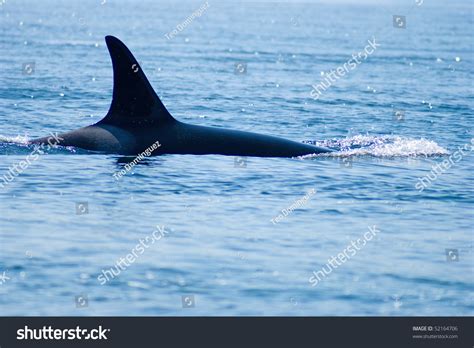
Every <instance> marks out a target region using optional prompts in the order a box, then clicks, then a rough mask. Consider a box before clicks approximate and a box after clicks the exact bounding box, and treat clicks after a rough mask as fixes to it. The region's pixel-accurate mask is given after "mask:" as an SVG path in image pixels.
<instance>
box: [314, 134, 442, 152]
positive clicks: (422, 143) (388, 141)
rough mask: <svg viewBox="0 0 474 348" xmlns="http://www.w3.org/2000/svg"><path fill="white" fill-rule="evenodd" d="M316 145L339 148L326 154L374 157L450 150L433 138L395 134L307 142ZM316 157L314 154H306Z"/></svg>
mask: <svg viewBox="0 0 474 348" xmlns="http://www.w3.org/2000/svg"><path fill="white" fill-rule="evenodd" d="M307 143H311V144H314V145H316V146H323V147H328V148H330V149H334V150H337V152H333V153H330V154H325V156H330V157H348V156H374V157H408V156H410V157H416V156H424V157H429V156H444V155H448V154H449V151H448V150H446V149H445V148H443V147H442V146H440V145H438V144H437V143H436V142H435V141H433V140H428V139H424V138H420V139H413V138H407V137H401V136H394V135H383V136H376V135H355V136H352V137H348V138H344V139H336V138H333V139H329V140H321V141H311V142H307ZM305 157H314V155H310V156H305Z"/></svg>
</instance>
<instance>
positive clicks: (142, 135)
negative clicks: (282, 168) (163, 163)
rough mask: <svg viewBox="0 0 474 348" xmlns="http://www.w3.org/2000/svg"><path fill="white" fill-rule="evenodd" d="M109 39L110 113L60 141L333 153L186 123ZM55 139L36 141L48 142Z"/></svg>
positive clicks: (265, 153) (130, 147) (90, 146)
mask: <svg viewBox="0 0 474 348" xmlns="http://www.w3.org/2000/svg"><path fill="white" fill-rule="evenodd" d="M105 41H106V43H107V47H108V49H109V52H110V56H111V58H112V65H113V71H114V87H113V97H112V104H111V106H110V109H109V112H108V113H107V115H106V116H105V117H104V118H103V119H102V120H101V121H99V122H97V123H96V124H94V125H91V126H87V127H84V128H80V129H77V130H73V131H71V132H67V133H63V134H60V135H59V136H58V137H57V142H56V145H61V146H74V147H78V148H82V149H85V150H91V151H99V152H104V153H115V154H120V155H138V154H140V153H142V152H145V151H147V150H148V151H149V149H150V147H152V146H153V145H154V144H157V143H159V144H160V146H158V147H156V145H155V146H153V148H154V150H153V152H152V153H151V155H162V154H191V155H207V154H217V155H229V156H254V157H297V156H303V155H309V154H318V153H325V152H331V151H332V150H330V149H328V148H324V147H318V146H313V145H309V144H303V143H298V142H295V141H291V140H286V139H282V138H278V137H274V136H268V135H262V134H256V133H251V132H243V131H237V130H229V129H222V128H215V127H204V126H196V125H191V124H186V123H183V122H180V121H178V120H176V119H175V118H173V116H171V114H170V113H169V112H168V110H166V108H165V106H164V105H163V103H162V102H161V101H160V99H159V98H158V96H157V95H156V93H155V91H154V90H153V87H152V86H151V85H150V83H149V82H148V79H147V78H146V76H145V74H144V72H143V71H142V70H141V68H140V66H139V64H138V62H137V60H136V59H135V57H134V56H133V55H132V53H131V52H130V51H129V49H128V48H127V47H126V46H125V45H124V44H123V43H122V42H121V41H120V40H119V39H117V38H116V37H113V36H106V38H105ZM50 141H51V139H50V137H44V138H38V139H33V140H32V141H31V143H32V144H46V143H48V142H50Z"/></svg>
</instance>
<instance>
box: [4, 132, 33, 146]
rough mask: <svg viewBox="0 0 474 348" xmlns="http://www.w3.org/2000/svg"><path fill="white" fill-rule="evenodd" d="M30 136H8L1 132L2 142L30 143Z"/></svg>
mask: <svg viewBox="0 0 474 348" xmlns="http://www.w3.org/2000/svg"><path fill="white" fill-rule="evenodd" d="M28 141H29V137H27V136H21V135H17V136H15V137H6V136H3V135H1V134H0V143H13V144H22V145H26V144H28Z"/></svg>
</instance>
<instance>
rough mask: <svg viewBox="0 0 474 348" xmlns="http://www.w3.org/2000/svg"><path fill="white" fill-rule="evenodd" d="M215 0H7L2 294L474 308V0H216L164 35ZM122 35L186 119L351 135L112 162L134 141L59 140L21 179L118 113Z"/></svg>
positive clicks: (89, 305)
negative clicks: (302, 146)
mask: <svg viewBox="0 0 474 348" xmlns="http://www.w3.org/2000/svg"><path fill="white" fill-rule="evenodd" d="M203 4H205V3H204V2H186V1H185V2H181V1H180V2H162V3H158V2H155V1H139V2H136V1H118V0H117V1H113V0H107V1H105V0H97V1H92V0H91V1H68V2H61V1H52V0H46V1H32V0H25V1H16V0H15V1H13V0H3V1H0V30H1V35H0V184H3V186H0V214H1V215H0V314H1V315H289V316H299V315H375V316H378V315H390V316H392V315H393V316H399V315H473V314H474V306H473V279H474V278H473V275H474V274H473V249H472V242H473V220H474V219H473V218H474V216H473V202H474V199H473V174H472V173H473V172H474V165H473V163H472V160H473V155H472V147H471V145H472V143H471V139H472V138H473V131H472V125H473V118H474V117H473V108H474V99H473V83H472V80H473V59H474V56H473V40H472V32H473V3H472V2H469V1H460V2H459V1H458V2H449V4H448V3H445V2H441V1H424V2H423V1H418V2H415V1H397V2H371V3H370V2H369V3H363V2H357V3H355V2H327V3H316V2H314V3H312V2H309V3H294V2H291V3H287V2H278V3H271V2H214V1H209V3H208V4H209V6H208V8H207V9H205V10H204V11H203V12H202V15H201V16H200V17H196V18H194V19H193V20H192V21H191V22H190V23H188V25H185V27H184V28H182V27H180V28H181V29H182V30H181V31H179V32H178V33H177V35H175V36H173V37H170V39H168V38H167V37H166V36H165V34H167V33H170V32H171V31H172V30H173V29H175V28H176V26H177V25H179V24H180V23H182V22H183V21H184V20H185V19H186V18H187V17H188V16H190V15H191V14H192V13H193V12H194V11H196V10H197V9H199V8H200V7H201V6H203ZM394 15H395V16H405V17H396V18H398V19H396V18H395V19H394V18H393V16H394ZM397 25H398V26H399V27H396V26H397ZM400 26H401V27H400ZM109 34H111V35H115V36H117V37H119V38H120V39H121V40H123V41H124V42H125V43H126V44H127V45H128V46H129V48H130V49H131V50H132V52H133V53H134V54H135V56H136V57H137V59H138V61H139V62H140V63H141V66H142V68H143V69H144V71H145V73H146V74H147V76H148V78H149V80H150V82H151V84H152V85H153V86H154V88H155V90H156V91H157V93H158V94H159V96H160V98H162V100H163V102H164V103H165V104H166V106H167V107H168V109H169V110H170V112H171V113H172V114H173V115H174V116H175V117H176V118H177V119H179V120H181V121H184V122H189V123H194V124H199V125H209V126H217V127H226V128H233V129H241V130H250V131H255V132H259V133H264V134H271V135H278V136H281V137H284V138H288V139H293V140H296V141H305V142H310V143H316V144H319V145H325V146H330V147H331V148H334V149H336V150H337V152H336V153H334V154H331V155H330V156H307V157H305V158H296V159H268V158H234V157H225V156H217V155H210V156H190V155H188V156H175V155H168V156H161V157H153V158H147V159H145V160H143V161H141V162H140V163H139V164H138V165H136V166H135V167H133V169H132V170H131V171H130V172H129V173H128V174H127V175H125V176H123V177H122V178H121V179H120V180H115V179H114V178H113V176H112V175H113V174H114V173H116V172H118V171H120V170H122V169H123V168H124V167H125V165H126V164H127V163H128V162H130V161H131V160H133V158H127V157H122V156H118V155H103V154H97V153H88V152H87V151H83V150H79V149H74V148H67V149H65V148H53V149H44V151H43V153H36V154H37V156H35V157H34V159H31V157H29V158H30V163H29V164H27V165H26V167H25V168H23V169H22V170H21V174H20V175H15V176H14V177H12V180H10V179H8V178H9V175H10V174H9V172H10V173H11V170H12V169H11V168H13V166H15V165H17V166H19V165H20V163H21V161H24V160H25V159H26V158H28V155H30V154H31V153H32V152H34V151H37V150H36V149H35V148H34V147H32V146H30V145H27V140H28V139H31V138H34V137H39V136H45V135H47V134H48V133H54V132H63V131H67V130H72V129H76V128H79V127H82V126H86V125H89V124H92V123H95V122H97V121H99V120H100V119H101V118H102V117H103V116H104V115H105V113H106V112H107V110H108V107H109V105H110V100H111V92H112V69H111V62H110V58H109V55H108V52H107V49H106V46H105V43H104V36H105V35H109ZM168 36H169V35H168ZM374 39H375V40H376V42H377V44H379V45H380V46H378V47H377V48H376V50H375V51H374V52H373V53H372V54H370V55H369V56H368V57H367V59H365V60H363V61H362V62H361V63H360V64H359V65H357V66H356V68H354V69H353V70H350V71H349V72H347V73H346V74H345V76H344V77H341V78H339V79H337V81H335V82H334V83H332V84H331V85H330V86H329V87H328V88H327V89H326V90H325V91H324V92H323V93H322V94H321V96H320V97H319V98H318V99H317V100H315V99H314V98H312V97H311V91H312V85H315V84H318V83H320V82H321V81H324V78H326V76H327V74H328V73H329V71H331V70H336V69H337V68H338V67H341V66H343V64H344V63H345V62H347V61H348V60H349V59H351V55H352V54H353V53H357V52H360V51H362V50H364V47H365V46H366V45H367V44H368V40H374ZM459 147H462V148H461V150H463V151H461V150H459ZM30 156H31V155H30ZM443 161H445V162H444V163H445V167H440V166H439V164H440V163H443ZM446 161H447V162H446ZM437 165H438V166H437ZM23 166H24V163H23ZM436 166H437V167H436ZM433 168H437V169H433ZM440 168H441V169H440ZM435 170H436V171H437V172H435ZM428 175H429V178H428ZM423 177H425V179H424V182H425V185H426V187H425V188H423V190H422V191H421V189H420V187H419V186H418V188H417V186H416V185H417V183H419V182H420V179H419V178H423ZM2 178H5V180H7V179H8V180H10V181H8V182H6V181H5V180H3V179H2ZM420 191H421V192H420ZM298 202H299V203H298ZM291 206H293V208H295V206H297V208H295V209H293V208H289V207H291ZM285 209H286V210H285ZM282 210H283V212H282ZM278 215H281V216H280V217H278ZM285 215H286V216H285ZM272 219H273V220H272ZM157 226H160V229H161V234H160V233H158V234H157V233H156V231H160V230H159V229H158V228H157ZM373 226H375V229H374V227H373ZM369 227H370V228H371V229H372V230H373V231H376V233H374V234H375V236H373V235H372V237H370V238H371V239H370V240H369V237H368V236H369V235H370V234H367V231H369ZM163 231H166V232H165V233H163ZM154 232H155V237H156V236H158V238H156V239H155V242H154V243H152V244H150V245H147V246H148V247H147V248H146V249H145V248H143V250H144V251H143V253H140V252H139V253H137V250H138V249H136V248H137V247H136V246H137V244H138V243H139V241H140V240H144V239H146V238H147V237H148V238H150V236H151V235H152V234H153V233H154ZM364 236H366V238H367V242H366V243H365V245H362V244H358V249H356V250H355V252H354V249H352V252H350V254H349V256H350V257H346V258H345V259H344V261H341V258H339V261H340V262H339V263H338V265H336V266H334V261H332V262H333V266H332V267H329V266H328V262H329V261H328V259H331V258H333V257H335V256H337V255H338V254H340V253H343V254H344V253H346V254H348V250H349V246H350V245H353V244H351V241H352V242H354V241H357V240H358V239H359V241H360V240H361V239H362V238H364ZM148 240H149V239H148ZM133 250H135V253H136V254H137V255H136V256H137V257H136V258H134V259H133V262H132V261H128V263H126V264H125V266H124V263H123V261H120V262H122V263H121V265H122V266H121V268H118V266H116V263H117V262H119V260H120V258H126V256H127V254H129V253H131V252H132V251H133ZM333 260H334V259H333ZM110 268H114V270H115V273H116V275H114V276H110V280H109V281H107V282H105V284H101V283H104V282H101V281H100V278H99V279H98V277H99V276H100V275H101V274H103V273H102V272H103V271H104V272H105V270H110ZM323 269H324V270H325V272H326V273H324V275H323V276H321V274H322V273H321V270H323ZM318 271H320V272H319V273H317V272H318ZM313 272H315V273H316V274H319V275H320V279H319V280H318V281H317V282H316V281H315V278H314V274H315V273H313Z"/></svg>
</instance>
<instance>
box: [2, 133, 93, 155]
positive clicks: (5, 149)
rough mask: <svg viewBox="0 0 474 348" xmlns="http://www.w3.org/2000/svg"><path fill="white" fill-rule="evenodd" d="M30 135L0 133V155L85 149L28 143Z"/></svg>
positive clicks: (52, 152)
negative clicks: (8, 135)
mask: <svg viewBox="0 0 474 348" xmlns="http://www.w3.org/2000/svg"><path fill="white" fill-rule="evenodd" d="M29 141H30V137H28V136H26V135H24V136H22V135H17V136H14V137H7V136H3V135H1V134H0V155H25V154H30V153H32V152H38V153H40V154H44V153H46V154H58V153H59V154H62V153H78V154H80V153H84V152H87V151H86V150H84V151H80V149H77V148H75V147H73V146H66V147H64V146H53V147H50V146H41V145H37V144H30V143H29Z"/></svg>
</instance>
